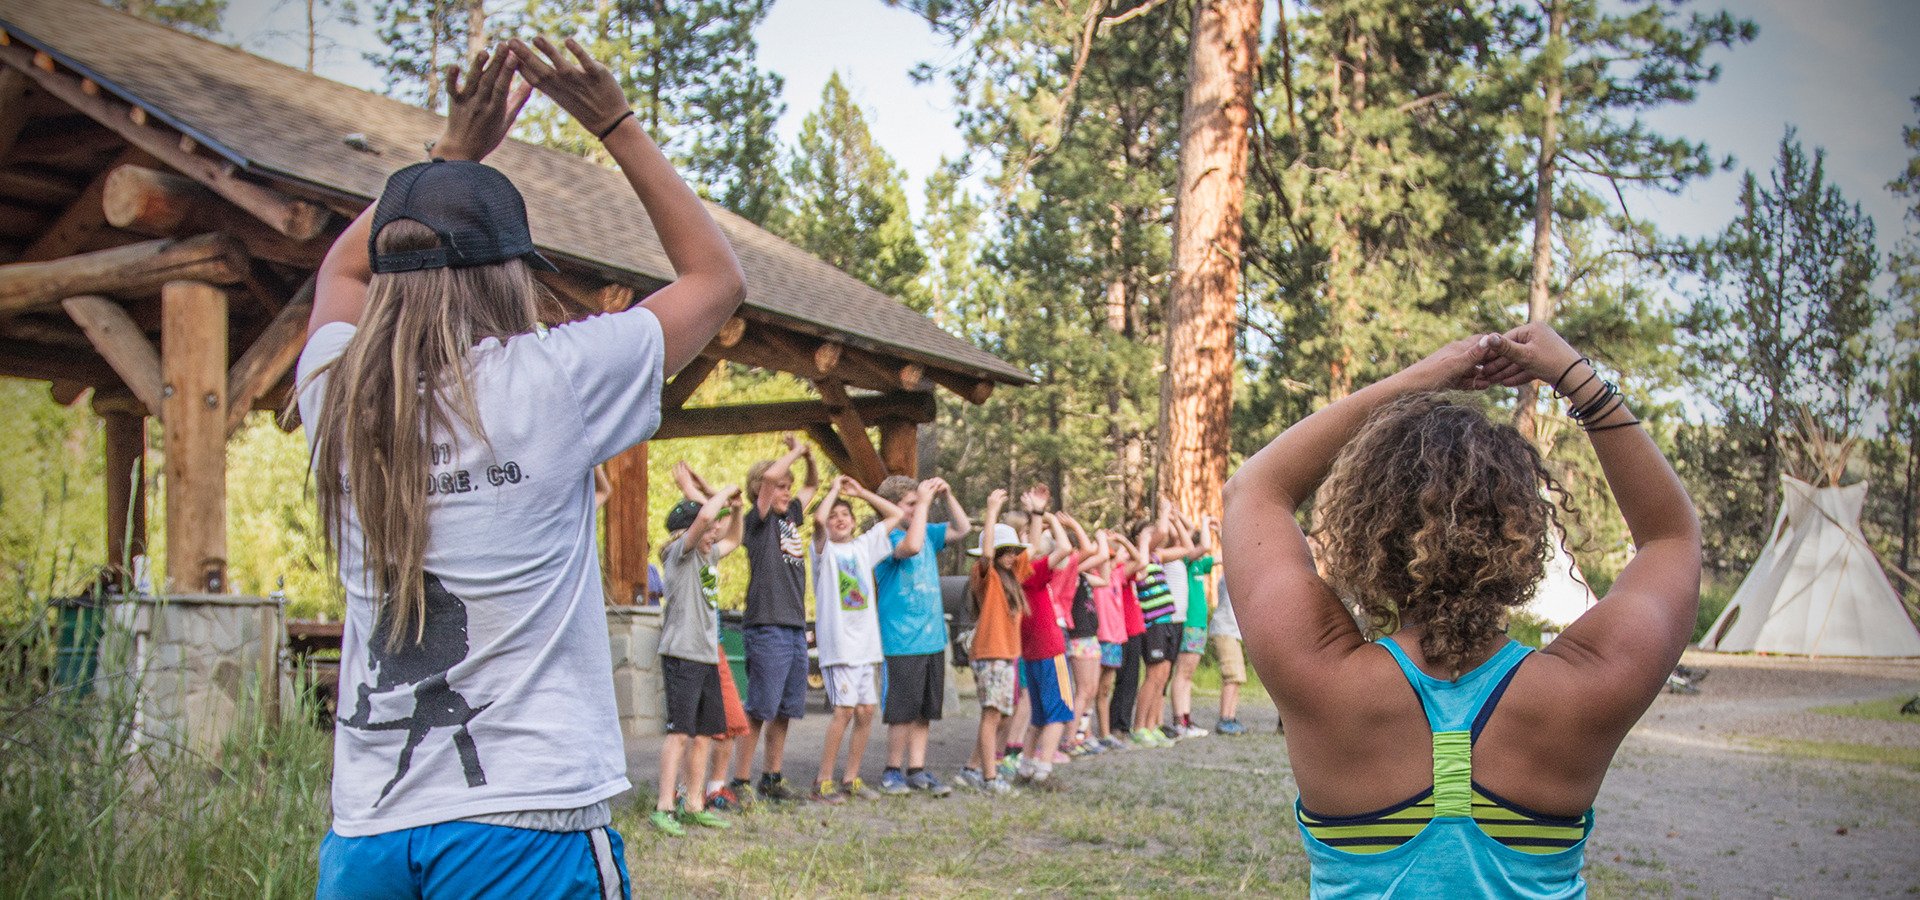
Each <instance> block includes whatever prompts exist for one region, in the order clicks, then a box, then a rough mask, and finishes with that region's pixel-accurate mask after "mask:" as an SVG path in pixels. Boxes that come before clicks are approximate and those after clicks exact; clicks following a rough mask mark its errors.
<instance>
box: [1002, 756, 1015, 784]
mask: <svg viewBox="0 0 1920 900" xmlns="http://www.w3.org/2000/svg"><path fill="white" fill-rule="evenodd" d="M1019 773H1020V757H1019V756H1003V757H1001V758H1000V777H1001V778H1006V779H1010V778H1012V777H1013V776H1015V775H1018V774H1019Z"/></svg>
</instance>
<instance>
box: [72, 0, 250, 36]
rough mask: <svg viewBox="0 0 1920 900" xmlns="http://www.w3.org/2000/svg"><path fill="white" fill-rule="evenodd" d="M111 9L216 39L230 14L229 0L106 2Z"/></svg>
mask: <svg viewBox="0 0 1920 900" xmlns="http://www.w3.org/2000/svg"><path fill="white" fill-rule="evenodd" d="M102 2H103V3H105V4H106V5H108V6H111V7H113V8H114V9H117V10H121V11H122V12H128V13H132V14H133V15H136V16H140V17H141V18H144V19H152V20H153V21H155V22H159V23H160V24H162V25H169V26H172V27H174V28H178V29H180V30H181V31H190V32H192V33H194V34H198V35H203V36H206V37H213V36H215V35H217V34H219V33H220V18H221V17H222V16H224V15H226V14H227V0H102Z"/></svg>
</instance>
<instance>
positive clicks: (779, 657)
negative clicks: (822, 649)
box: [740, 625, 807, 722]
mask: <svg viewBox="0 0 1920 900" xmlns="http://www.w3.org/2000/svg"><path fill="white" fill-rule="evenodd" d="M740 636H741V638H742V639H743V641H744V643H745V644H746V648H747V718H750V719H754V720H756V721H760V722H770V721H772V720H774V719H798V718H800V717H802V716H805V715H806V714H807V631H806V629H804V628H794V627H792V626H789V625H749V626H747V627H746V628H745V629H744V630H743V631H742V632H741V635H740Z"/></svg>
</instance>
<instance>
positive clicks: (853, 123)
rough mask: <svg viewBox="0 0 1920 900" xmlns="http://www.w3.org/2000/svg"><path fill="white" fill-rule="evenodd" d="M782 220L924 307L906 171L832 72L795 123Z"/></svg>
mask: <svg viewBox="0 0 1920 900" xmlns="http://www.w3.org/2000/svg"><path fill="white" fill-rule="evenodd" d="M787 183H788V186H789V190H790V191H791V192H792V193H791V198H790V200H789V207H788V213H787V218H786V220H785V221H784V222H781V223H778V224H776V226H775V227H776V230H777V231H778V232H780V233H781V234H782V236H784V237H786V238H787V239H788V240H791V241H793V242H794V243H795V244H798V245H799V246H800V247H801V249H804V250H806V251H807V252H809V253H812V254H813V255H815V256H818V257H820V258H821V259H823V260H826V261H827V262H828V263H831V264H832V265H834V266H835V267H837V268H839V269H840V270H841V271H843V272H846V273H847V274H849V275H852V276H853V277H855V278H858V279H860V280H861V281H864V282H866V283H867V284H869V285H872V286H873V287H874V288H876V289H878V290H880V291H881V292H883V293H885V294H887V295H889V296H891V297H894V298H895V299H898V300H901V301H902V302H905V303H906V304H907V305H909V306H912V307H914V308H915V309H917V310H921V311H925V309H926V302H925V298H924V295H923V293H922V290H921V286H920V284H919V283H918V282H919V278H920V276H921V275H922V274H923V273H924V272H925V271H926V269H927V257H926V253H925V252H924V251H922V250H921V249H920V244H919V241H918V239H917V238H916V236H915V235H914V229H913V213H912V210H911V209H910V208H909V207H908V206H907V194H906V187H905V185H906V173H905V172H904V171H902V170H901V169H900V167H899V166H897V165H895V164H894V162H893V158H892V157H890V156H888V155H887V152H886V151H885V150H883V149H881V147H880V146H879V145H878V144H876V143H874V142H873V135H872V133H871V132H870V131H868V129H867V121H866V113H864V112H862V111H861V109H860V107H859V105H858V104H856V103H854V102H853V96H852V95H851V94H850V93H848V92H847V86H846V84H845V83H843V82H842V81H841V80H840V73H838V72H835V73H834V74H833V75H832V76H831V77H829V78H828V79H827V83H826V86H825V87H824V88H822V89H821V91H820V108H819V109H818V110H815V111H814V112H812V113H808V114H807V117H806V119H805V120H803V121H802V122H801V123H800V136H799V141H798V146H797V147H796V148H795V151H794V154H793V158H792V160H791V162H790V163H789V164H788V170H787Z"/></svg>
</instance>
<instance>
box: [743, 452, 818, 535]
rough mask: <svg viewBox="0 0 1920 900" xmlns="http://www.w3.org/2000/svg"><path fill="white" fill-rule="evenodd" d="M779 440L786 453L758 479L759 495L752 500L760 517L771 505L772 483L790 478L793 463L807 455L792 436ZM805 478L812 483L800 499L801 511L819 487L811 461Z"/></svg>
mask: <svg viewBox="0 0 1920 900" xmlns="http://www.w3.org/2000/svg"><path fill="white" fill-rule="evenodd" d="M781 439H782V440H784V441H786V442H787V452H786V453H784V454H782V455H781V456H780V458H779V459H776V460H774V461H773V465H770V466H768V467H767V471H766V474H764V475H762V476H761V477H760V493H759V494H757V495H755V496H754V498H753V508H754V509H756V510H759V512H760V515H763V516H764V515H766V514H767V508H768V507H770V506H772V505H773V491H774V488H773V482H775V481H778V480H779V479H782V478H787V477H789V476H791V475H792V474H793V461H794V460H796V459H799V458H800V457H802V456H806V455H807V448H806V446H805V445H803V444H801V443H800V442H799V441H797V440H794V437H793V435H791V434H788V435H783V436H782V437H781ZM807 477H808V478H809V479H810V480H811V482H812V483H811V484H809V485H808V487H809V490H808V491H807V494H806V496H805V497H802V498H801V499H800V509H801V510H803V511H804V510H805V509H806V508H807V504H808V502H810V501H812V500H813V490H814V489H817V488H818V487H819V476H818V475H817V474H816V473H815V472H814V471H813V463H812V460H811V459H809V460H808V463H807Z"/></svg>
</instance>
